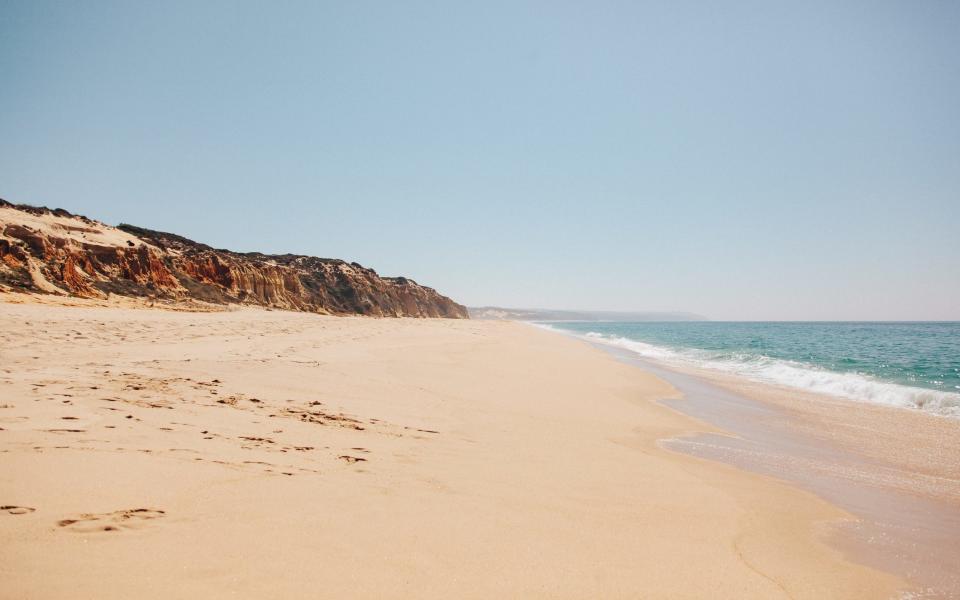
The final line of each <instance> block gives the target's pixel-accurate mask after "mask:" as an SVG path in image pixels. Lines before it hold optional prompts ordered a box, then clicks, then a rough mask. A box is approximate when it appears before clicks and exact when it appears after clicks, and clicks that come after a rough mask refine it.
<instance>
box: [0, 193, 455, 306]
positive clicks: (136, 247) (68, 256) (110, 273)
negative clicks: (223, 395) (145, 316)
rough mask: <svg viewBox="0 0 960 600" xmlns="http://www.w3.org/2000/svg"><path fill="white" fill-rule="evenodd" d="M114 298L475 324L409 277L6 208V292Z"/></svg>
mask: <svg viewBox="0 0 960 600" xmlns="http://www.w3.org/2000/svg"><path fill="white" fill-rule="evenodd" d="M2 291H31V292H40V293H48V294H62V295H70V296H79V297H85V298H105V297H107V296H108V295H110V294H117V295H121V296H140V297H148V298H157V299H166V300H171V301H176V300H192V301H203V302H210V303H216V304H254V305H259V306H268V307H274V308H283V309H289V310H300V311H309V312H316V313H324V314H361V315H371V316H388V317H448V318H468V315H467V309H466V308H465V307H463V306H461V305H460V304H457V303H456V302H454V301H453V300H451V299H449V298H447V297H446V296H442V295H440V294H439V293H437V292H436V291H435V290H433V289H431V288H428V287H424V286H422V285H419V284H417V283H416V282H414V281H413V280H410V279H406V278H404V277H381V276H379V275H377V273H376V271H374V270H373V269H368V268H365V267H362V266H360V265H358V264H357V263H348V262H345V261H342V260H336V259H329V258H316V257H313V256H299V255H294V254H283V255H267V254H259V253H246V254H243V253H238V252H230V251H229V250H216V249H214V248H211V247H209V246H206V245H204V244H199V243H197V242H193V241H191V240H188V239H186V238H183V237H180V236H177V235H173V234H169V233H161V232H158V231H150V230H148V229H142V228H140V227H134V226H132V225H120V226H119V227H111V226H109V225H105V224H103V223H100V222H99V221H94V220H92V219H88V218H86V217H82V216H77V215H72V214H70V213H69V212H67V211H65V210H62V209H55V210H51V209H48V208H38V207H33V206H25V205H14V204H10V203H9V202H6V201H4V200H0V292H2Z"/></svg>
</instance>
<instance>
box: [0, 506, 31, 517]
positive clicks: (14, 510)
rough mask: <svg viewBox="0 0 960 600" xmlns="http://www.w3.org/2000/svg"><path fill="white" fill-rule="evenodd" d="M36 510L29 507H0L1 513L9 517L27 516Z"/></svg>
mask: <svg viewBox="0 0 960 600" xmlns="http://www.w3.org/2000/svg"><path fill="white" fill-rule="evenodd" d="M35 510H37V509H35V508H30V507H29V506H11V505H4V506H0V512H5V513H7V514H8V515H26V514H30V513H32V512H34V511H35Z"/></svg>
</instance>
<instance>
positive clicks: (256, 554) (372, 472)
mask: <svg viewBox="0 0 960 600" xmlns="http://www.w3.org/2000/svg"><path fill="white" fill-rule="evenodd" d="M0 323H2V326H0V360H2V363H0V365H2V367H0V398H2V402H0V505H3V510H2V511H0V581H2V583H0V597H3V598H132V597H136V598H177V597H181V598H185V597H213V598H219V597H234V598H236V597H240V598H291V597H324V598H345V597H366V598H372V597H377V598H409V597H418V598H425V597H427V598H449V597H460V598H468V597H473V598H481V597H484V598H488V597H524V598H587V597H594V598H599V597H603V598H638V597H650V598H666V597H670V598H684V597H686V598H706V597H712V598H717V597H724V598H781V597H782V598H886V597H895V596H896V594H897V593H898V590H900V589H903V588H904V587H905V586H906V584H905V582H904V581H902V580H900V579H898V578H896V577H894V576H892V575H888V574H885V573H883V572H881V571H878V570H875V569H872V568H869V567H866V566H862V565H859V564H856V562H854V558H855V557H845V556H844V555H843V554H841V552H840V551H838V550H836V549H835V548H833V547H831V546H830V545H828V544H827V543H825V539H826V538H827V537H828V536H829V535H830V532H831V531H833V530H834V529H835V528H836V527H838V526H839V525H840V524H843V523H848V522H850V519H851V516H850V515H849V514H848V513H846V512H844V511H843V510H841V509H839V508H836V507H834V506H832V505H830V504H828V503H826V502H825V501H822V500H820V499H818V498H817V497H816V496H814V495H813V494H811V493H809V492H806V491H803V490H800V489H798V488H795V487H791V486H788V485H786V484H784V483H781V482H778V481H776V480H774V479H772V478H768V477H765V476H762V475H758V474H753V473H749V472H746V471H741V470H737V469H735V468H733V467H729V466H725V465H723V464H721V463H717V462H713V461H709V460H704V459H702V458H696V457H693V456H687V455H684V454H681V453H677V452H673V451H670V450H667V449H664V448H661V447H660V446H659V445H658V443H657V442H658V440H661V439H665V438H671V437H676V436H680V435H689V434H693V433H697V432H707V433H708V432H717V431H718V430H716V429H714V428H712V427H711V426H708V425H706V424H704V423H703V422H699V421H695V420H693V419H691V418H689V417H686V416H683V415H681V414H680V413H678V412H675V411H674V410H671V409H669V408H667V407H664V406H662V405H660V404H658V403H657V401H658V400H660V399H663V398H669V397H675V396H676V395H677V392H676V391H675V390H674V389H672V388H671V387H670V386H669V385H668V384H666V383H665V382H663V381H662V380H660V379H657V378H656V377H654V376H653V375H650V374H648V373H645V372H644V371H643V370H641V369H637V368H635V367H632V366H629V365H624V364H621V363H620V362H618V361H616V360H615V359H613V358H612V357H610V356H608V355H607V354H606V353H604V352H602V351H600V350H598V349H596V348H593V347H591V346H589V345H588V344H585V343H582V342H579V341H576V340H572V339H567V338H564V337H562V336H559V335H556V334H553V333H550V332H544V331H539V330H536V329H534V328H532V327H529V326H526V325H523V324H520V323H511V322H490V321H487V322H480V321H448V320H415V319H369V318H338V317H323V316H317V315H311V314H303V313H291V312H282V311H266V310H259V309H257V310H254V309H243V310H235V311H228V312H207V313H195V312H172V311H164V310H146V309H131V308H104V307H94V306H89V307H85V306H70V307H65V306H56V305H38V304H34V303H27V304H14V303H10V302H6V303H0Z"/></svg>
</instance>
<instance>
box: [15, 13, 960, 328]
mask: <svg viewBox="0 0 960 600" xmlns="http://www.w3.org/2000/svg"><path fill="white" fill-rule="evenodd" d="M0 197H2V198H4V199H7V200H9V201H12V202H18V203H27V204H37V205H47V206H56V207H63V208H66V209H68V210H70V211H72V212H76V213H80V214H85V215H87V216H90V217H93V218H97V219H100V220H103V221H106V222H108V223H111V224H117V223H120V222H127V223H133V224H136V225H141V226H144V227H148V228H152V229H158V230H164V231H172V232H175V233H179V234H181V235H184V236H187V237H189V238H192V239H195V240H198V241H202V242H205V243H208V244H210V245H212V246H215V247H226V248H230V249H233V250H240V251H251V250H258V251H264V252H275V253H283V252H294V253H302V254H312V255H318V256H326V257H338V258H344V259H346V260H350V261H358V262H360V263H362V264H364V265H366V266H371V267H373V268H375V269H377V271H378V272H380V273H381V274H385V275H406V276H409V277H412V278H414V279H416V280H417V281H419V282H420V283H423V284H425V285H430V286H432V287H436V288H437V289H438V290H439V291H441V292H442V293H445V294H447V295H450V296H451V297H453V298H454V299H456V300H458V301H460V302H463V303H465V304H469V305H486V304H494V305H500V306H510V307H542V308H566V309H594V310H677V311H691V312H696V313H699V314H703V315H706V316H708V317H710V318H714V319H785V320H791V319H810V320H818V319H865V320H870V319H911V320H912V319H917V320H926V319H934V320H937V319H942V320H948V319H950V320H955V319H960V3H957V2H937V1H929V2H926V1H924V2H906V1H904V2H887V1H870V2H799V1H798V2H792V3H788V2H759V1H758V2H675V1H670V2H592V1H591V2H586V1H584V2H473V3H456V2H417V1H412V2H363V1H358V2H341V3H333V2H326V3H321V2H260V3H257V2H217V1H204V2H128V1H123V2H40V1H27V2H15V1H10V0H0Z"/></svg>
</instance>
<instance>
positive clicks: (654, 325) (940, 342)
mask: <svg viewBox="0 0 960 600" xmlns="http://www.w3.org/2000/svg"><path fill="white" fill-rule="evenodd" d="M538 325H542V326H545V327H549V328H552V329H558V330H561V331H565V332H568V333H572V334H575V335H578V336H582V337H584V338H587V339H589V340H591V341H593V342H597V343H601V344H607V345H611V346H616V347H619V348H622V349H626V350H628V351H630V352H633V353H635V354H636V355H638V356H639V357H642V358H644V359H648V360H653V361H656V362H659V363H662V364H663V365H665V366H668V367H669V366H674V367H681V368H683V367H694V368H701V369H711V370H716V371H722V372H725V373H729V374H733V375H737V376H741V377H745V378H747V379H750V380H752V381H758V382H765V383H772V384H777V385H781V386H787V387H793V388H797V389H802V390H806V391H810V392H817V393H822V394H828V395H832V396H839V397H842V398H847V399H850V400H856V401H860V402H872V403H876V404H884V405H888V406H898V407H902V408H911V409H917V410H923V411H927V412H930V413H933V414H938V415H942V416H947V417H954V418H960V322H939V323H933V322H910V323H892V322H882V323H865V322H711V321H693V322H597V321H591V322H557V321H553V322H541V323H538Z"/></svg>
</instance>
